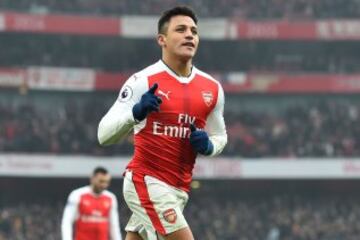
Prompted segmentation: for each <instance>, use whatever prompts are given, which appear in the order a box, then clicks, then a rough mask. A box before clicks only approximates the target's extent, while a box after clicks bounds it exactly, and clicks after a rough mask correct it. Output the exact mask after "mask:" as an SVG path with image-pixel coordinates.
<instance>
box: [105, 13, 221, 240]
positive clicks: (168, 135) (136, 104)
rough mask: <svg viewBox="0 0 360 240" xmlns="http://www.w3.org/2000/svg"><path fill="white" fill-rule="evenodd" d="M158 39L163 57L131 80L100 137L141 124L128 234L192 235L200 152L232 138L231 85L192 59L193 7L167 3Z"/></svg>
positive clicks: (130, 178)
mask: <svg viewBox="0 0 360 240" xmlns="http://www.w3.org/2000/svg"><path fill="white" fill-rule="evenodd" d="M157 41H158V44H159V45H160V46H161V49H162V58H161V60H159V61H158V62H156V63H155V64H153V65H150V66H149V67H147V68H146V69H144V70H142V71H140V72H137V73H135V74H134V75H133V76H132V77H130V79H129V80H128V81H127V82H126V83H125V84H124V86H123V87H122V89H121V91H120V94H119V98H118V99H117V101H116V102H115V103H114V105H113V106H112V107H111V109H110V110H109V112H108V113H107V114H106V115H105V116H104V117H103V119H102V120H101V122H100V124H99V129H98V138H99V142H100V143H101V144H103V145H108V144H114V143H117V142H118V141H119V140H120V139H121V138H123V137H124V136H126V134H127V133H128V132H129V131H130V130H131V129H132V128H134V132H135V137H134V138H135V143H134V145H135V154H134V157H133V159H132V160H131V162H130V163H129V164H128V166H127V172H126V175H125V179H124V197H125V200H126V202H127V204H128V206H129V208H130V209H131V211H132V212H133V215H132V216H131V218H130V220H129V223H128V225H127V227H126V231H127V232H128V233H127V237H126V239H127V240H136V239H157V237H158V236H162V237H164V238H165V239H182V240H191V239H194V237H193V234H192V232H191V230H190V228H189V227H188V223H187V221H186V220H185V217H184V216H183V213H182V212H183V209H184V207H185V205H186V203H187V201H188V194H187V193H188V192H189V190H190V183H191V180H192V170H193V167H194V163H195V158H196V156H197V154H198V153H200V154H202V155H206V156H214V155H217V154H219V153H220V152H221V151H222V150H223V148H224V146H225V144H226V142H227V134H226V130H225V123H224V119H223V109H224V93H223V89H222V87H221V85H220V84H219V83H218V82H217V81H216V80H215V79H213V78H212V77H211V76H209V75H208V74H206V73H204V72H202V71H200V70H199V69H197V68H196V67H194V66H193V63H192V58H193V57H194V56H195V53H196V50H197V47H198V44H199V35H198V27H197V18H196V16H195V14H194V12H193V11H192V10H191V9H190V8H187V7H175V8H172V9H170V10H168V11H165V12H164V13H163V15H162V16H161V18H160V19H159V21H158V37H157ZM204 129H205V130H204ZM208 134H209V135H208ZM155 232H156V233H155ZM140 236H141V237H140Z"/></svg>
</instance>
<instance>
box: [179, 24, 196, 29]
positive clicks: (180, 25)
mask: <svg viewBox="0 0 360 240" xmlns="http://www.w3.org/2000/svg"><path fill="white" fill-rule="evenodd" d="M178 27H188V25H185V24H179V25H176V26H175V28H178ZM190 28H195V29H197V26H190Z"/></svg>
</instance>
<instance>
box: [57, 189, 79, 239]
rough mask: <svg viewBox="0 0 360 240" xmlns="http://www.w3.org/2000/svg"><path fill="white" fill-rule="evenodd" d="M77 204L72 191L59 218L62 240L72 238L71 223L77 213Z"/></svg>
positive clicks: (72, 223)
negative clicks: (60, 218)
mask: <svg viewBox="0 0 360 240" xmlns="http://www.w3.org/2000/svg"><path fill="white" fill-rule="evenodd" d="M78 204H79V201H78V199H77V197H76V195H75V194H74V192H72V193H71V194H70V195H69V197H68V200H67V203H66V206H65V209H64V214H63V217H62V220H61V239H62V240H73V225H74V222H75V219H76V217H77V215H78Z"/></svg>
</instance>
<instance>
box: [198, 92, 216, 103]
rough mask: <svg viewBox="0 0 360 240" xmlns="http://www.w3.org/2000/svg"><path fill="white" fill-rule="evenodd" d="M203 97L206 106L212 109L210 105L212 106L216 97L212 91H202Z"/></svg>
mask: <svg viewBox="0 0 360 240" xmlns="http://www.w3.org/2000/svg"><path fill="white" fill-rule="evenodd" d="M201 93H202V97H203V99H204V102H205V104H206V106H208V107H210V105H211V104H212V102H213V100H214V97H213V94H212V92H210V91H202V92H201Z"/></svg>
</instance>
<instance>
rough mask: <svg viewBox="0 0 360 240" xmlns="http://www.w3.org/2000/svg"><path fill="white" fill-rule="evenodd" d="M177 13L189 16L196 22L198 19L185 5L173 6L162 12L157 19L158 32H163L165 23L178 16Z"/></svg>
mask: <svg viewBox="0 0 360 240" xmlns="http://www.w3.org/2000/svg"><path fill="white" fill-rule="evenodd" d="M178 15H183V16H188V17H191V18H192V20H194V22H195V23H196V24H197V22H198V19H197V17H196V15H195V12H194V11H193V10H192V9H191V8H189V7H187V6H177V7H174V8H171V9H169V10H166V11H165V12H163V14H162V15H161V17H160V19H159V21H158V33H159V34H160V33H162V34H163V33H165V31H164V30H165V29H164V26H165V25H166V23H168V22H170V19H171V18H172V17H174V16H178Z"/></svg>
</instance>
